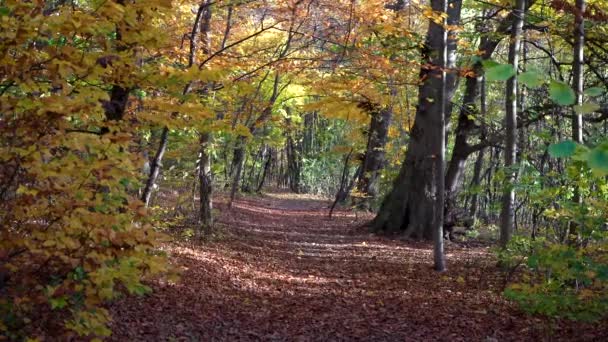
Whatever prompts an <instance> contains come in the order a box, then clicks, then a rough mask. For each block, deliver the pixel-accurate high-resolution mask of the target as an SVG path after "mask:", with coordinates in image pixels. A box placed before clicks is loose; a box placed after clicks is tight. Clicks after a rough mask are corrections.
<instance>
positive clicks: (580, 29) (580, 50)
mask: <svg viewBox="0 0 608 342" xmlns="http://www.w3.org/2000/svg"><path fill="white" fill-rule="evenodd" d="M575 5H576V9H577V11H576V12H575V17H574V61H573V62H572V83H573V88H574V91H575V92H576V103H575V105H578V106H580V105H582V104H583V91H584V90H585V89H584V87H585V79H584V74H583V65H584V63H585V59H584V56H585V18H584V13H585V7H586V4H585V0H576V4H575ZM572 115H573V116H572V140H574V141H575V142H577V143H579V144H582V143H583V115H582V113H576V112H575V111H573V113H572ZM573 201H574V203H576V204H579V205H580V204H581V203H582V197H581V193H580V189H579V188H578V187H576V188H575V189H574V198H573ZM569 235H570V239H569V240H570V242H575V241H578V228H577V225H576V224H575V222H571V223H570V231H569Z"/></svg>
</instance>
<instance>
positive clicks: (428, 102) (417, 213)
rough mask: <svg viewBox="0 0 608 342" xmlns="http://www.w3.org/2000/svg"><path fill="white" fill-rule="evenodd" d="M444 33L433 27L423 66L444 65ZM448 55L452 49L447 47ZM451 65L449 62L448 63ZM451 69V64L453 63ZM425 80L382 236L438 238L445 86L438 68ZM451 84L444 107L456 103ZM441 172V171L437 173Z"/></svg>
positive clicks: (381, 217)
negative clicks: (438, 150) (438, 165)
mask: <svg viewBox="0 0 608 342" xmlns="http://www.w3.org/2000/svg"><path fill="white" fill-rule="evenodd" d="M431 5H432V8H433V9H434V10H436V11H442V10H443V7H442V5H443V1H442V0H432V1H431ZM461 5H462V2H461V1H459V0H457V1H452V2H451V4H450V6H449V8H448V23H449V24H450V25H457V24H458V23H459V22H460V9H461ZM443 37H444V31H443V29H442V27H440V26H439V25H430V26H429V29H428V32H427V36H426V43H425V46H424V48H423V51H422V52H423V57H424V63H423V64H425V65H426V64H430V65H435V66H436V65H440V63H441V60H442V56H439V55H438V54H437V51H442V45H443ZM448 49H453V47H450V44H448ZM448 61H449V57H448ZM448 66H449V63H448ZM420 79H421V80H423V82H422V83H421V85H420V87H419V92H418V108H417V110H416V119H415V122H414V126H413V127H412V130H411V138H410V142H409V145H408V150H407V154H406V156H405V161H404V163H403V165H402V166H401V170H400V172H399V175H398V176H397V178H396V179H395V181H394V184H393V189H392V191H391V192H390V193H389V194H388V195H387V196H386V197H385V198H384V201H383V203H382V206H381V207H380V211H379V212H378V215H377V216H376V217H375V218H374V220H373V221H372V222H371V227H372V229H374V230H375V231H378V232H386V233H398V232H404V233H405V235H406V236H415V237H418V238H425V239H428V240H431V239H432V238H433V234H434V225H433V222H435V219H434V218H435V209H434V205H435V194H434V191H435V190H436V186H437V180H436V177H433V169H434V167H435V165H436V159H437V156H436V155H435V153H436V151H435V150H433V146H435V144H436V143H437V141H443V139H444V137H441V136H440V135H444V133H443V129H442V127H441V119H440V118H438V117H437V113H442V111H441V109H442V106H443V104H441V103H439V99H440V96H441V94H440V93H441V89H442V85H443V83H444V82H443V80H442V72H441V71H440V70H438V69H437V68H422V69H421V70H420ZM445 83H446V97H445V99H444V100H445V101H444V102H447V101H450V100H451V94H453V93H454V91H455V82H454V83H451V82H450V81H449V78H448V80H447V81H446V82H445ZM438 172H441V173H443V172H442V170H438Z"/></svg>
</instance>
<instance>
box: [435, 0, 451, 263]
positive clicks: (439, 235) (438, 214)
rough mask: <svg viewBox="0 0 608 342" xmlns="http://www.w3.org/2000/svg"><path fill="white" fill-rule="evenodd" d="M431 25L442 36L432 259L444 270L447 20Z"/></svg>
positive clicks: (444, 3)
mask: <svg viewBox="0 0 608 342" xmlns="http://www.w3.org/2000/svg"><path fill="white" fill-rule="evenodd" d="M441 6H442V10H441V11H442V12H444V13H447V11H448V7H447V6H448V0H443V1H442V3H441ZM431 25H432V26H435V25H436V26H439V29H440V30H441V32H442V34H443V36H442V38H441V45H440V47H441V50H440V51H441V58H440V60H439V68H440V69H441V89H440V91H439V94H438V95H439V96H438V97H437V99H436V100H437V102H438V103H439V104H440V106H439V109H440V110H439V113H437V114H436V117H437V118H436V120H437V121H439V122H438V123H436V125H438V126H439V127H438V131H439V139H438V140H437V141H435V143H434V144H433V146H432V148H433V152H434V159H435V165H434V167H433V175H434V177H435V194H434V195H435V205H434V207H435V210H434V211H435V213H434V217H433V218H434V219H433V227H432V229H433V261H434V267H435V271H439V272H443V271H445V255H444V252H443V224H444V205H445V141H446V136H445V131H446V130H445V124H446V121H447V120H446V107H447V103H446V101H445V98H446V89H447V84H446V81H447V79H446V75H447V74H446V66H447V58H448V48H447V39H448V31H447V21H444V22H443V25H439V24H436V23H435V22H432V23H431Z"/></svg>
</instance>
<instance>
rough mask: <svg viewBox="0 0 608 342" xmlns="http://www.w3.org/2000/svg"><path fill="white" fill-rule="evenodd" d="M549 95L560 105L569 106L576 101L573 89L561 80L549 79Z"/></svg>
mask: <svg viewBox="0 0 608 342" xmlns="http://www.w3.org/2000/svg"><path fill="white" fill-rule="evenodd" d="M549 96H550V97H551V100H553V101H554V102H555V103H557V104H558V105H560V106H570V105H573V104H574V102H576V94H575V93H574V90H572V88H570V86H569V85H567V84H566V83H564V82H561V81H551V83H549Z"/></svg>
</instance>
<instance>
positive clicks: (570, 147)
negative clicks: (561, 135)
mask: <svg viewBox="0 0 608 342" xmlns="http://www.w3.org/2000/svg"><path fill="white" fill-rule="evenodd" d="M575 151H576V143H575V142H574V141H572V140H566V141H562V142H560V143H557V144H553V145H551V146H549V155H551V157H553V158H567V157H572V156H573V155H574V152H575Z"/></svg>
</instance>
